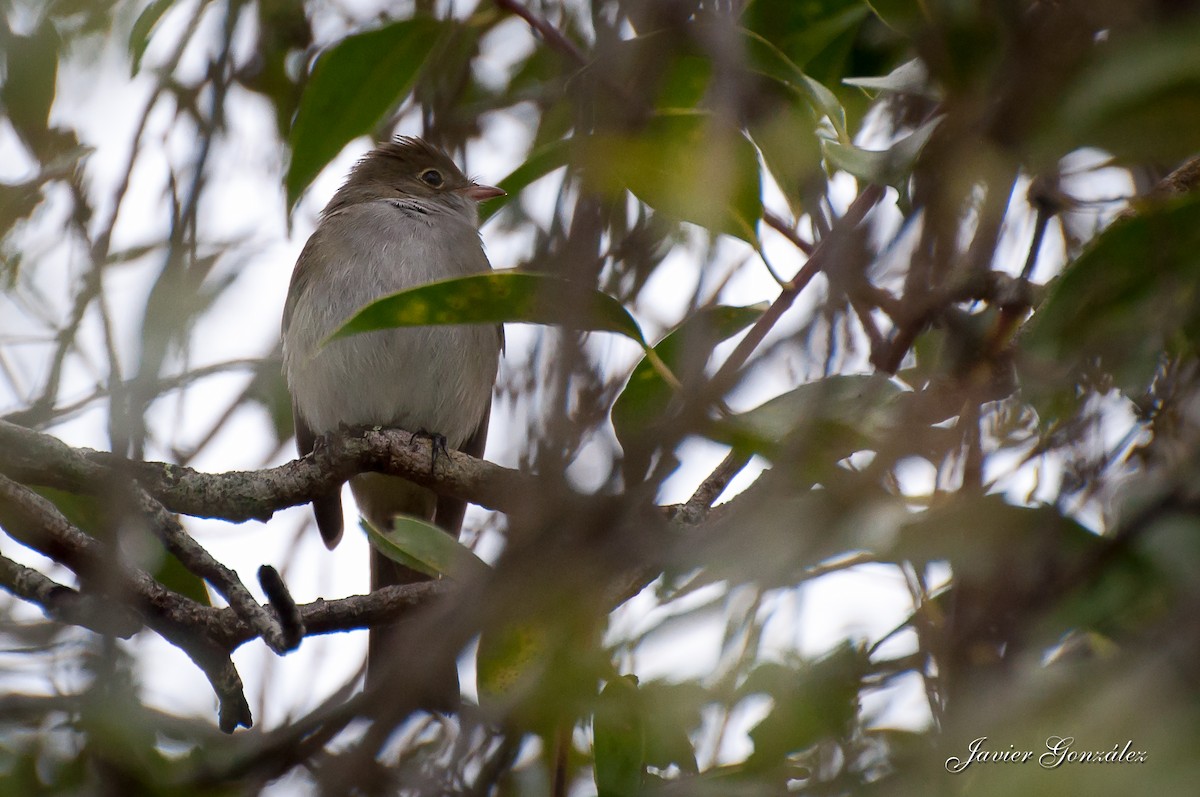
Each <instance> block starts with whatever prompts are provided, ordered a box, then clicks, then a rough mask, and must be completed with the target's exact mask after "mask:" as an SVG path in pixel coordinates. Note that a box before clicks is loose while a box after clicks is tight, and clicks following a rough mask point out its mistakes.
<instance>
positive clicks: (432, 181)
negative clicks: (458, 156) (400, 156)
mask: <svg viewBox="0 0 1200 797" xmlns="http://www.w3.org/2000/svg"><path fill="white" fill-rule="evenodd" d="M421 180H422V181H423V182H424V183H425V184H426V185H428V186H431V187H433V188H441V187H442V183H444V182H445V180H443V179H442V173H441V172H439V171H438V170H437V169H426V170H425V171H423V172H421Z"/></svg>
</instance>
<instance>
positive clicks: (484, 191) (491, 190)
mask: <svg viewBox="0 0 1200 797" xmlns="http://www.w3.org/2000/svg"><path fill="white" fill-rule="evenodd" d="M463 193H464V194H466V195H467V196H468V197H469V198H471V199H473V200H475V201H476V202H482V201H483V200H485V199H495V198H496V197H498V196H504V194H505V193H506V192H505V191H504V189H503V188H497V187H496V186H494V185H480V184H479V183H471V184H470V185H469V186H467V187H466V188H464V189H463Z"/></svg>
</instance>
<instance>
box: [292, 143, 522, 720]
mask: <svg viewBox="0 0 1200 797" xmlns="http://www.w3.org/2000/svg"><path fill="white" fill-rule="evenodd" d="M503 194H504V192H503V191H501V190H500V189H499V188H494V187H492V186H488V185H479V184H478V183H476V182H473V181H472V180H470V179H468V178H467V177H466V176H465V175H464V174H463V173H462V171H461V170H460V169H459V168H458V167H457V166H456V165H455V164H454V162H453V161H452V160H451V159H450V157H449V156H448V155H446V154H445V153H444V152H442V151H440V150H438V149H436V148H434V147H433V146H431V145H429V144H428V143H426V142H425V141H422V140H421V139H418V138H407V137H402V138H397V139H395V140H394V141H391V142H388V143H385V144H382V145H380V146H379V147H377V148H376V149H374V150H372V151H371V152H369V153H368V154H367V155H366V156H365V157H364V158H363V159H362V160H360V161H359V162H358V164H357V165H355V167H354V169H353V170H352V171H351V172H350V176H349V178H348V179H347V180H346V183H345V185H343V186H342V187H341V189H339V190H338V192H337V193H336V194H334V196H333V199H332V200H330V202H329V204H328V205H326V206H325V209H324V210H323V211H322V212H321V220H320V223H319V224H318V225H317V229H316V231H315V232H313V234H312V237H310V238H309V239H308V243H307V244H306V245H305V247H304V250H303V251H302V252H301V253H300V258H299V259H298V260H297V261H296V268H295V270H294V271H293V272H292V282H291V286H290V287H289V288H288V297H287V303H286V305H285V306H284V311H283V363H284V373H285V375H286V377H287V383H288V387H289V389H290V391H291V394H292V414H293V417H294V418H295V425H296V445H297V447H298V448H299V451H300V454H301V456H303V455H305V454H307V453H309V452H310V451H312V449H313V444H314V442H315V440H316V439H317V438H318V437H319V436H320V435H322V434H324V433H327V432H333V431H336V430H337V429H338V428H339V426H343V425H344V426H348V427H367V426H383V427H398V428H401V429H407V430H409V431H417V432H426V433H430V434H435V435H441V436H443V437H445V440H446V444H447V445H449V446H450V447H451V448H456V449H459V450H461V451H465V452H467V453H469V454H472V455H474V456H482V454H483V447H484V442H485V441H486V439H487V427H488V415H489V412H490V410H491V403H492V387H493V385H494V383H495V381H496V368H497V364H498V360H499V357H500V349H501V346H502V344H503V330H502V329H501V328H499V327H496V326H492V325H483V324H474V325H463V326H430V327H413V328H408V329H392V330H381V331H377V332H368V333H365V334H361V335H355V336H352V337H349V338H343V339H340V340H336V341H333V342H331V343H329V344H328V345H326V346H324V347H321V345H320V344H321V342H322V341H323V340H325V338H326V337H328V336H329V335H330V334H331V333H332V332H334V331H335V330H336V329H338V327H340V326H341V325H342V324H343V323H344V322H345V321H347V320H348V319H349V318H350V317H351V316H352V315H353V314H354V313H355V312H357V311H358V310H359V309H360V308H362V307H363V306H364V305H366V304H369V303H370V302H372V301H374V300H376V299H379V298H380V297H383V296H386V295H388V294H391V293H395V292H397V291H400V290H404V289H405V288H411V287H414V286H417V285H421V284H424V283H427V282H433V281H436V280H441V279H448V278H450V277H460V276H466V275H469V274H478V273H481V272H486V271H488V270H490V268H491V266H490V264H489V263H488V259H487V256H486V255H485V254H484V252H483V245H482V242H481V241H480V239H479V216H478V212H477V205H478V203H479V202H481V201H483V200H485V199H490V198H492V197H497V196H501V195H503ZM350 487H351V490H352V491H353V493H354V500H355V501H356V502H357V503H358V508H359V510H360V511H361V512H362V514H363V515H364V516H365V517H366V518H367V520H368V521H370V522H371V524H372V525H374V526H375V527H377V528H380V529H390V528H391V525H392V520H393V518H394V517H395V516H396V515H398V514H406V515H415V516H417V517H421V518H425V519H429V520H432V521H433V522H434V523H436V524H437V525H438V526H439V527H440V528H442V529H443V530H445V531H446V532H447V533H449V534H452V535H454V536H455V537H457V536H458V533H459V530H460V528H461V526H462V519H463V513H464V512H465V511H466V503H465V502H463V501H460V500H457V499H449V498H442V497H439V496H437V495H436V494H434V493H433V492H432V491H430V490H428V489H426V488H424V487H419V486H417V485H415V484H413V483H412V482H409V481H406V480H404V479H402V478H398V477H395V476H385V475H383V474H378V473H364V474H361V475H359V476H355V477H354V478H353V479H351V480H350ZM313 511H314V512H315V514H316V517H317V526H318V528H319V529H320V531H321V536H322V537H323V538H324V540H325V544H326V545H327V546H329V547H330V548H333V547H334V546H335V545H337V543H338V540H340V539H341V536H342V501H341V493H340V491H338V492H333V493H330V494H329V495H325V496H322V497H320V498H318V499H316V500H315V501H313ZM424 578H425V576H423V575H421V574H420V573H417V572H416V571H413V570H410V569H409V568H406V567H403V566H401V565H398V564H396V563H395V562H392V561H391V560H390V559H387V558H386V557H384V556H383V555H381V554H380V553H379V552H378V551H375V550H372V551H371V588H372V589H373V590H374V589H379V588H380V587H383V586H387V585H389V584H408V583H413V582H414V581H420V580H423V579H424ZM387 638H388V637H387V635H386V634H384V633H378V632H376V631H372V632H371V636H370V644H369V652H368V658H367V683H368V686H369V687H370V686H372V685H373V684H374V683H375V682H376V681H377V680H378V674H379V673H380V672H382V670H383V668H384V665H385V664H386V661H387V658H388V657H389V653H390V652H389V651H388V649H387ZM457 696H458V680H457V674H456V673H452V672H451V673H447V674H445V676H444V677H443V678H441V679H440V682H439V683H438V684H436V685H435V688H434V690H433V693H432V694H431V695H430V696H429V697H428V700H427V701H426V702H427V703H433V704H434V705H433V706H431V707H443V706H442V705H438V704H445V703H447V702H453V701H456V699H457Z"/></svg>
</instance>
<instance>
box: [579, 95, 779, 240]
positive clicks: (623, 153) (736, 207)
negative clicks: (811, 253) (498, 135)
mask: <svg viewBox="0 0 1200 797" xmlns="http://www.w3.org/2000/svg"><path fill="white" fill-rule="evenodd" d="M576 142H577V144H578V149H577V151H576V157H577V162H578V163H579V164H580V165H581V166H582V167H583V173H584V178H585V180H586V181H587V183H588V184H590V185H591V186H593V187H594V188H596V189H598V190H600V191H603V192H605V193H607V194H609V195H612V196H617V195H619V194H620V193H621V192H622V191H625V190H628V191H629V192H630V193H632V194H633V195H634V196H636V197H637V198H638V199H640V200H642V201H643V202H645V203H646V204H647V205H649V206H650V207H652V208H654V209H655V210H658V211H661V212H663V213H666V214H668V215H671V216H674V217H676V218H679V219H682V220H683V221H690V222H692V223H694V224H699V225H700V226H702V227H707V228H708V229H711V230H713V231H714V232H722V233H727V234H729V235H733V236H736V237H738V238H741V239H743V240H745V241H748V242H750V243H752V244H757V242H758V232H757V228H758V221H759V219H760V218H762V189H761V179H760V178H761V175H760V174H759V165H758V155H757V153H756V152H755V150H754V146H753V145H752V144H751V143H750V141H749V140H747V139H746V137H745V136H744V135H742V134H741V132H740V131H737V130H734V129H731V128H727V127H726V126H723V125H721V124H720V123H719V122H717V121H715V120H714V119H713V118H712V117H710V116H708V115H707V114H703V113H696V112H692V111H681V112H678V113H660V114H658V115H656V116H654V117H653V118H652V119H651V120H650V122H649V123H648V124H647V125H646V127H645V128H644V129H643V130H641V131H640V133H638V134H636V135H616V134H608V133H603V134H597V135H594V136H589V137H583V138H577V139H576Z"/></svg>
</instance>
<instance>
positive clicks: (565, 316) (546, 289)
mask: <svg viewBox="0 0 1200 797" xmlns="http://www.w3.org/2000/svg"><path fill="white" fill-rule="evenodd" d="M508 322H514V323H516V322H520V323H527V324H553V325H560V326H565V327H567V328H570V329H578V330H585V331H595V332H615V333H617V334H619V335H624V336H626V337H628V338H631V339H633V340H634V341H636V342H638V343H639V344H640V345H642V346H645V338H643V336H642V331H641V329H640V328H639V327H638V325H637V322H636V321H634V320H633V316H631V315H630V314H629V311H628V310H626V309H625V308H624V307H622V306H621V303H620V302H618V301H617V300H616V299H614V298H612V297H611V296H608V295H607V294H605V293H602V292H600V291H597V290H593V289H591V288H584V287H582V286H580V285H577V284H575V283H573V282H568V281H567V280H563V279H559V278H558V277H551V276H548V275H545V274H528V273H524V272H517V271H494V272H490V273H487V274H475V275H472V276H469V277H457V278H455V279H449V280H442V281H441V282H432V283H429V284H428V285H421V286H419V287H416V288H411V289H409V290H406V291H400V292H399V293H393V294H392V295H390V296H385V297H383V298H382V299H379V300H378V301H376V302H373V303H371V304H369V305H367V306H366V307H364V308H363V309H362V310H359V311H358V313H357V314H356V315H354V317H353V318H351V319H350V320H349V321H347V322H346V323H345V324H344V325H343V326H342V327H341V329H339V330H337V331H336V332H335V333H334V334H333V335H331V336H330V340H334V339H337V338H342V337H346V336H347V335H356V334H359V333H361V332H371V331H374V330H379V329H391V328H395V327H418V326H435V325H439V324H500V323H508Z"/></svg>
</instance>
